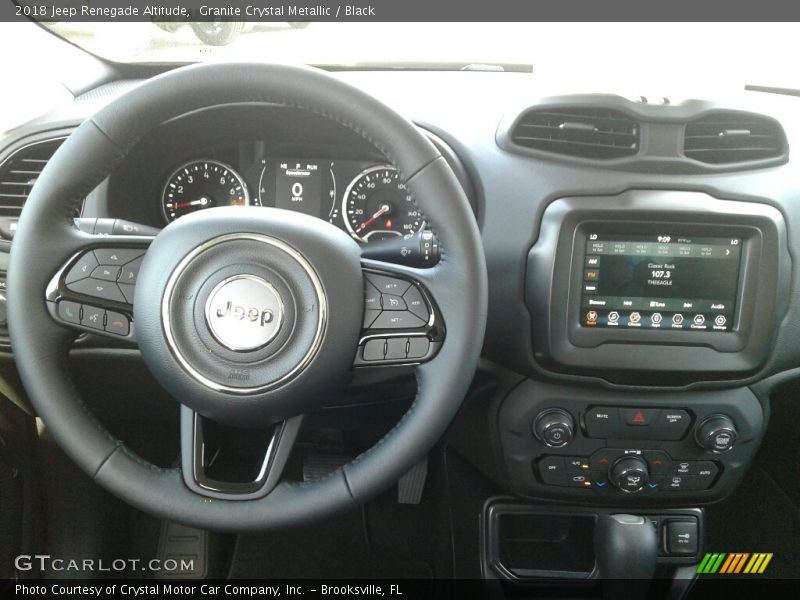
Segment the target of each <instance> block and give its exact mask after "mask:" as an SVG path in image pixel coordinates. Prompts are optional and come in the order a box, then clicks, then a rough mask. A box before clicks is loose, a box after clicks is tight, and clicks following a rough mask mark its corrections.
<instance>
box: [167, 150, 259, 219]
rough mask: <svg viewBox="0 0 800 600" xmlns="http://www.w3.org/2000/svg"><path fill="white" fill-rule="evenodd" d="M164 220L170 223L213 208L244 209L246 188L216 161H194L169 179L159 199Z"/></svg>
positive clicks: (236, 177) (240, 179)
mask: <svg viewBox="0 0 800 600" xmlns="http://www.w3.org/2000/svg"><path fill="white" fill-rule="evenodd" d="M161 203H162V204H161V207H162V209H163V212H164V218H165V219H166V220H167V221H174V220H175V219H177V218H178V217H182V216H184V215H188V214H189V213H193V212H195V211H197V210H202V209H204V208H212V207H214V206H247V205H248V204H250V195H249V194H248V192H247V185H246V184H245V182H244V180H243V179H242V177H241V175H239V174H238V173H237V172H236V171H234V170H233V169H232V168H230V167H229V166H228V165H226V164H224V163H221V162H219V161H216V160H195V161H192V162H190V163H187V164H185V165H183V166H181V167H179V168H178V169H176V170H175V172H174V173H173V174H172V175H170V177H169V179H167V183H166V185H165V186H164V193H163V194H162V197H161Z"/></svg>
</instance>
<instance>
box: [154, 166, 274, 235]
mask: <svg viewBox="0 0 800 600" xmlns="http://www.w3.org/2000/svg"><path fill="white" fill-rule="evenodd" d="M197 163H211V164H214V165H217V166H218V167H222V168H223V169H227V170H228V171H230V174H231V175H233V177H234V179H236V180H237V181H238V182H239V183H240V184H241V186H242V190H243V191H244V202H245V206H251V205H252V200H251V199H250V190H249V189H248V188H247V183H246V182H245V180H244V178H243V177H242V176H241V175H240V174H239V171H237V170H236V169H234V168H233V167H231V166H230V165H228V164H225V163H224V162H220V161H218V160H214V159H213V158H198V159H195V160H190V161H189V162H187V163H184V164H182V165H181V166H179V167H178V168H176V169H175V170H174V171H172V173H170V175H169V177H167V179H166V180H165V181H164V187H162V188H161V214H162V215H163V216H164V222H165V223H166V224H167V225H169V224H170V223H172V222H173V221H177V220H178V219H179V218H180V217H175V218H174V219H171V218H170V217H169V215H168V214H167V203H166V202H165V200H166V197H167V188H168V187H169V183H170V181H172V178H173V177H175V175H177V174H178V173H179V172H180V171H182V170H184V169H186V168H187V167H189V166H190V165H194V164H197ZM260 203H261V200H259V204H260Z"/></svg>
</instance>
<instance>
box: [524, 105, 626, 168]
mask: <svg viewBox="0 0 800 600" xmlns="http://www.w3.org/2000/svg"><path fill="white" fill-rule="evenodd" d="M639 132H640V127H639V123H637V122H636V121H634V120H632V119H631V118H630V117H628V116H627V115H626V114H625V113H622V112H620V111H617V110H610V109H605V108H593V107H589V108H585V107H573V108H567V107H558V108H533V109H531V110H529V111H527V112H526V113H525V114H523V115H522V117H520V119H519V120H518V121H517V124H516V125H515V127H514V129H513V131H512V132H511V139H512V140H513V142H514V143H515V144H517V145H518V146H524V147H526V148H534V149H536V150H544V151H545V152H553V153H556V154H568V155H570V156H577V157H581V158H592V159H601V160H607V159H612V158H621V157H624V156H633V155H634V154H637V153H638V152H639V135H640V133H639Z"/></svg>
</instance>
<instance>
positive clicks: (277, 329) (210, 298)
mask: <svg viewBox="0 0 800 600" xmlns="http://www.w3.org/2000/svg"><path fill="white" fill-rule="evenodd" d="M240 279H247V280H249V281H255V282H256V283H258V284H259V285H263V286H264V287H266V288H267V289H269V290H270V291H271V292H272V293H273V294H274V295H275V298H276V300H277V301H278V314H277V315H275V320H276V322H275V325H274V327H275V329H274V330H273V332H272V335H270V336H269V339H267V341H265V342H264V343H262V344H261V345H260V346H255V347H252V348H250V347H244V346H233V345H231V344H228V343H226V342H223V341H222V339H221V338H220V336H221V334H220V333H219V332H218V331H216V330H215V328H214V319H213V318H212V314H211V308H212V306H211V305H212V304H213V303H214V298H215V296H216V295H217V292H219V291H220V289H222V288H223V287H224V286H225V285H226V284H228V283H231V282H232V281H238V280H240ZM205 313H206V324H207V325H208V329H209V330H210V331H211V335H213V336H214V339H215V340H217V341H218V342H219V343H220V344H222V345H223V346H225V347H226V348H228V349H229V350H233V351H234V352H253V351H255V350H259V349H261V348H263V347H264V346H266V345H267V344H269V343H270V342H271V341H272V340H274V339H275V336H276V335H278V333H279V332H280V330H281V326H282V325H283V313H284V305H283V298H281V295H280V294H279V293H278V290H276V289H275V287H274V286H273V285H272V284H271V283H269V282H268V281H266V280H264V279H262V278H261V277H256V276H255V275H233V276H232V277H228V278H227V279H223V280H222V281H220V282H219V283H218V284H217V285H215V286H214V289H213V290H211V293H210V294H209V295H208V300H207V301H206V310H205Z"/></svg>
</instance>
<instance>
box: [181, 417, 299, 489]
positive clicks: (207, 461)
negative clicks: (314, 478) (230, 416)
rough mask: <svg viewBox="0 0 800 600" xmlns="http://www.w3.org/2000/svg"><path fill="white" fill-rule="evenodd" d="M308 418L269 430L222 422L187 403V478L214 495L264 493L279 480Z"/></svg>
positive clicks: (184, 467)
mask: <svg viewBox="0 0 800 600" xmlns="http://www.w3.org/2000/svg"><path fill="white" fill-rule="evenodd" d="M302 424H303V416H302V415H299V416H295V417H291V418H289V419H286V420H285V421H280V422H278V423H275V424H274V425H271V426H269V427H267V428H266V429H263V430H261V429H259V430H242V429H238V428H230V427H227V426H223V425H219V424H218V423H215V422H214V421H211V420H209V419H206V418H205V417H203V416H201V415H200V414H198V413H196V412H195V411H193V410H192V409H190V408H188V407H187V406H181V469H182V472H183V480H184V483H185V484H186V486H187V487H188V488H189V489H190V490H192V491H193V492H196V493H198V494H201V495H203V496H209V497H211V498H219V499H224V500H254V499H256V498H263V497H264V496H266V495H267V494H269V493H270V492H271V491H272V490H273V489H275V486H276V485H278V482H279V481H280V479H281V475H282V474H283V470H284V467H285V466H286V462H287V461H288V460H289V456H290V454H291V452H292V449H293V448H294V444H295V441H296V440H297V435H298V433H299V432H300V428H301V426H302ZM248 459H250V460H249V462H250V463H251V464H247V462H248Z"/></svg>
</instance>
